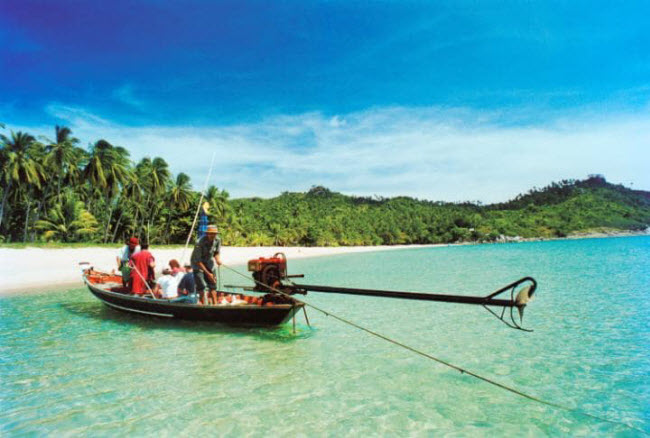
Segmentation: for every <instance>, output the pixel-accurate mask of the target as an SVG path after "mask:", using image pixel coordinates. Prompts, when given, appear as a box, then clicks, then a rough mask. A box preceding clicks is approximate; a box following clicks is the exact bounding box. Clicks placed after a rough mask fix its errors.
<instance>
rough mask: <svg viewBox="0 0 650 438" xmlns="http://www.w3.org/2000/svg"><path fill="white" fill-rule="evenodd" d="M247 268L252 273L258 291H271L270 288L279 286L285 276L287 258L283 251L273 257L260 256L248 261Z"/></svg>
mask: <svg viewBox="0 0 650 438" xmlns="http://www.w3.org/2000/svg"><path fill="white" fill-rule="evenodd" d="M248 270H249V271H250V272H252V273H253V279H254V280H255V289H254V290H256V291H258V292H272V289H270V288H271V287H272V288H276V289H277V288H280V287H281V286H282V280H283V279H285V278H287V258H286V257H285V255H284V253H281V252H279V253H277V254H275V255H274V256H273V257H260V258H258V259H253V260H249V261H248Z"/></svg>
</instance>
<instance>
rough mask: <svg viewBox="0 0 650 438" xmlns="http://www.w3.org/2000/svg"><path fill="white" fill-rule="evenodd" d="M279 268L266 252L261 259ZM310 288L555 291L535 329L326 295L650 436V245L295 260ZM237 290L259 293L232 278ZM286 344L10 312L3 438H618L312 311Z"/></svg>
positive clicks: (347, 309) (453, 357) (276, 335)
mask: <svg viewBox="0 0 650 438" xmlns="http://www.w3.org/2000/svg"><path fill="white" fill-rule="evenodd" d="M260 255H266V254H260ZM289 270H290V272H292V273H304V274H306V279H305V280H304V282H305V283H310V284H327V285H340V286H348V287H365V288H386V289H400V290H411V291H427V292H439V293H445V292H446V293H461V292H462V293H468V294H476V295H479V294H481V295H482V294H487V293H489V292H491V291H492V290H495V289H497V288H499V287H500V286H501V285H504V284H506V283H509V282H511V281H513V280H516V279H518V278H519V277H522V276H525V275H531V276H534V277H535V278H536V279H537V280H538V282H539V289H538V296H537V298H536V300H535V301H534V302H533V303H532V304H531V305H530V306H529V307H528V308H527V310H526V317H525V320H524V323H525V325H527V326H529V327H531V328H534V329H535V331H534V332H533V333H524V332H521V331H515V330H511V329H508V328H507V327H505V326H504V325H502V324H501V323H499V322H498V321H497V320H496V319H494V318H493V317H492V316H490V315H489V314H488V313H487V312H485V311H484V310H483V309H482V308H480V307H475V306H467V305H455V304H444V303H427V302H414V301H402V300H391V299H382V298H366V297H355V296H346V295H326V294H316V293H310V294H309V295H307V297H306V298H305V299H306V301H308V302H311V303H313V304H315V305H317V306H320V307H323V308H325V309H328V310H329V311H331V312H332V313H334V314H337V315H339V316H342V317H345V318H347V319H350V320H352V321H354V322H356V323H358V324H360V325H362V326H365V327H367V328H370V329H372V330H376V331H378V332H380V333H382V334H384V335H386V336H390V337H393V338H395V339H397V340H399V341H401V342H404V343H407V344H409V345H411V346H413V347H415V348H418V349H421V350H423V351H425V352H427V353H429V354H432V355H434V356H437V357H439V358H441V359H444V360H446V361H449V362H451V363H454V364H456V365H459V366H462V367H466V368H468V369H470V370H471V371H474V372H477V373H479V374H482V375H484V376H486V377H489V378H492V379H495V380H497V381H499V382H501V383H503V384H506V385H510V386H514V387H515V388H517V389H519V390H521V391H524V392H527V393H530V394H533V395H535V396H537V397H540V398H544V399H547V400H551V401H553V402H555V403H559V404H564V405H569V406H572V407H576V408H580V409H582V410H584V411H586V412H589V413H592V414H596V415H602V416H606V417H608V418H611V419H613V420H616V421H621V422H625V423H628V424H630V425H632V426H634V427H636V428H638V429H642V430H645V431H646V432H650V378H649V377H650V290H649V289H650V288H649V286H648V284H649V283H650V237H634V238H614V239H589V240H576V241H553V242H534V243H520V244H503V245H480V246H457V247H446V248H421V249H410V250H397V251H387V252H377V253H367V254H356V255H342V256H334V257H327V258H315V259H305V260H296V261H291V260H290V261H289ZM226 282H229V283H236V284H241V283H242V282H243V279H240V278H239V277H236V276H234V275H232V274H231V275H228V276H227V279H226ZM309 317H310V321H311V323H312V326H313V327H312V328H309V327H308V326H307V325H306V324H305V322H304V318H302V317H300V318H298V326H297V333H296V334H293V332H292V327H291V324H286V325H285V326H283V327H280V328H277V329H228V328H224V327H217V328H215V327H214V326H211V325H208V324H193V323H187V322H174V321H172V322H170V321H167V320H156V319H146V318H143V317H138V316H131V315H128V314H123V313H119V312H116V311H113V310H111V309H108V308H106V307H105V306H104V305H102V304H101V303H100V302H99V301H98V300H97V299H95V298H94V297H93V296H91V295H90V293H88V292H87V291H86V290H85V289H84V288H82V287H79V288H78V289H74V290H68V291H51V292H47V293H40V294H30V295H24V296H10V297H3V298H0V434H2V435H22V434H27V435H31V434H36V435H42V434H45V433H53V432H56V433H57V434H59V435H60V434H65V435H72V434H79V433H84V434H88V433H90V434H92V435H94V436H97V435H115V434H117V433H120V434H131V435H133V434H137V435H143V434H148V433H153V432H156V431H158V432H160V431H164V432H166V434H169V435H171V434H176V433H182V434H183V435H190V434H192V433H195V432H204V431H208V432H212V433H218V434H220V435H227V436H240V435H257V436H260V435H265V436H277V435H290V436H295V435H299V436H300V435H302V436H312V435H317V436H322V435H326V436H338V435H348V436H349V435H356V436H358V435H367V434H372V435H378V434H379V435H402V436H404V435H409V436H427V435H442V434H444V435H452V436H453V435H459V436H464V435H488V434H490V435H492V434H498V435H514V434H521V433H524V434H527V435H544V434H547V435H548V434H550V435H589V436H591V435H594V434H596V435H611V434H619V435H623V436H627V435H629V436H634V435H637V434H638V432H635V431H632V430H630V429H627V428H625V427H623V426H619V425H614V424H611V423H606V422H601V421H597V420H594V419H591V418H588V417H585V416H581V415H578V414H575V413H568V412H564V411H561V410H558V409H555V408H551V407H548V406H544V405H541V404H538V403H535V402H532V401H530V400H526V399H524V398H521V397H518V396H516V395H514V394H512V393H509V392H506V391H504V390H501V389H499V388H496V387H493V386H491V385H488V384H486V383H484V382H481V381H479V380H476V379H474V378H472V377H470V376H467V375H462V374H460V373H458V372H456V371H453V370H451V369H449V368H446V367H444V366H442V365H440V364H437V363H435V362H433V361H430V360H427V359H424V358H422V357H420V356H417V355H415V354H413V353H410V352H408V351H406V350H403V349H400V348H398V347H396V346H394V345H391V344H389V343H387V342H385V341H382V340H380V339H377V338H374V337H371V336H369V335H367V334H365V333H362V332H360V331H358V330H357V329H354V328H351V327H349V326H346V325H343V324H342V323H340V322H338V321H336V320H335V319H333V318H330V317H327V316H325V315H322V314H319V313H318V312H315V311H313V310H312V311H309Z"/></svg>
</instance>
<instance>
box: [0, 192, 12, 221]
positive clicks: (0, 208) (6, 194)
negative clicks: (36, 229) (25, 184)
mask: <svg viewBox="0 0 650 438" xmlns="http://www.w3.org/2000/svg"><path fill="white" fill-rule="evenodd" d="M10 190H11V180H9V183H8V184H7V185H6V186H5V187H4V189H3V190H2V205H0V230H1V229H2V219H3V218H4V214H5V205H7V199H8V198H9V191H10Z"/></svg>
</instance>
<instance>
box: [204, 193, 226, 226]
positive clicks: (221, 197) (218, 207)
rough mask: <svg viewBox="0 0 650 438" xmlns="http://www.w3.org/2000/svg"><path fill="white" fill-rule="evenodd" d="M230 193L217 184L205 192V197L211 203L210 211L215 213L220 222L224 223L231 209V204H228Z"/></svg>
mask: <svg viewBox="0 0 650 438" xmlns="http://www.w3.org/2000/svg"><path fill="white" fill-rule="evenodd" d="M229 196H230V194H228V192H227V191H225V190H219V189H218V188H217V187H215V186H210V187H208V190H207V191H206V192H205V199H206V200H207V201H208V202H209V203H210V213H211V214H212V215H214V216H215V217H216V219H217V222H218V223H219V224H223V223H224V222H225V221H226V217H227V216H228V213H229V211H230V206H229V205H228V197H229Z"/></svg>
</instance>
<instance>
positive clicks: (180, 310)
mask: <svg viewBox="0 0 650 438" xmlns="http://www.w3.org/2000/svg"><path fill="white" fill-rule="evenodd" d="M92 280H93V279H89V278H88V276H84V282H85V283H86V285H87V287H88V289H89V290H90V292H91V293H92V294H93V295H94V296H95V297H97V298H98V299H99V300H101V301H102V302H103V303H104V304H106V305H107V306H109V307H110V308H112V309H116V310H120V311H124V312H131V313H136V314H140V315H147V316H155V317H163V318H177V319H184V320H190V321H210V322H215V323H221V324H226V325H252V326H274V325H279V324H283V323H285V322H287V321H288V320H289V319H291V318H292V317H293V316H294V315H295V313H296V312H297V311H299V310H300V309H302V308H303V306H304V304H303V303H302V302H300V301H298V300H294V303H292V304H274V305H272V306H260V305H253V304H249V305H225V306H203V305H198V304H188V303H175V302H172V301H169V300H163V299H151V298H145V297H139V296H135V295H130V294H125V293H123V292H117V291H113V290H111V288H113V287H114V286H116V284H115V283H100V284H94V282H93V281H92Z"/></svg>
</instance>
